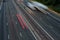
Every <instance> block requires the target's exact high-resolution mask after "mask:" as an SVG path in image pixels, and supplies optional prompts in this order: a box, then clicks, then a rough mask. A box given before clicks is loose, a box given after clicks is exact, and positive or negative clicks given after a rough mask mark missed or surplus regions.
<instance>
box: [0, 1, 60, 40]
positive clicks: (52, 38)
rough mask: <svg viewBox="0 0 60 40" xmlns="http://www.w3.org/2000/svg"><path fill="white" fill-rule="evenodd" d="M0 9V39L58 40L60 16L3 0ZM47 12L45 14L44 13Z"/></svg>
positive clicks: (59, 35)
mask: <svg viewBox="0 0 60 40" xmlns="http://www.w3.org/2000/svg"><path fill="white" fill-rule="evenodd" d="M5 1H6V2H3V4H2V7H1V10H0V40H60V16H57V15H55V14H53V13H52V12H50V11H48V10H45V9H44V10H45V11H46V12H45V13H44V11H43V12H41V11H39V10H31V9H30V8H28V7H27V6H26V5H25V4H24V3H20V2H18V1H17V0H5ZM46 13H47V14H46Z"/></svg>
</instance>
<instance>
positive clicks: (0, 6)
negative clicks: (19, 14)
mask: <svg viewBox="0 0 60 40" xmlns="http://www.w3.org/2000/svg"><path fill="white" fill-rule="evenodd" d="M2 4H3V2H1V5H0V10H1V8H2Z"/></svg>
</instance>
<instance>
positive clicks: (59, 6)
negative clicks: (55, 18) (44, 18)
mask: <svg viewBox="0 0 60 40" xmlns="http://www.w3.org/2000/svg"><path fill="white" fill-rule="evenodd" d="M35 1H38V2H41V3H43V4H45V5H47V6H48V7H50V8H51V9H53V10H55V11H57V12H59V13H60V0H35Z"/></svg>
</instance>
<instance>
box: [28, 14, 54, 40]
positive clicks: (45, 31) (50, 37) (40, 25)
mask: <svg viewBox="0 0 60 40" xmlns="http://www.w3.org/2000/svg"><path fill="white" fill-rule="evenodd" d="M28 15H29V16H30V17H31V18H32V20H34V18H33V17H32V16H31V15H30V14H28ZM34 22H35V23H36V24H37V25H38V26H39V27H40V28H41V29H42V30H43V31H44V32H45V33H46V34H47V35H48V36H49V37H50V38H51V39H52V40H54V38H52V37H51V36H50V35H49V34H48V33H47V32H46V31H45V30H44V29H43V28H42V27H41V25H40V24H39V23H37V22H36V20H34Z"/></svg>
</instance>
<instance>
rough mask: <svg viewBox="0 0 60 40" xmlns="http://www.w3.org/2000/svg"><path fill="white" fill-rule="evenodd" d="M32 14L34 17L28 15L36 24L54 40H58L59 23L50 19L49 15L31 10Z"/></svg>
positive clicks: (59, 35) (59, 37)
mask: <svg viewBox="0 0 60 40" xmlns="http://www.w3.org/2000/svg"><path fill="white" fill-rule="evenodd" d="M32 12H33V13H34V15H33V14H30V15H31V16H32V17H33V18H34V19H35V20H36V21H37V23H39V24H40V25H41V26H42V27H43V28H44V29H45V30H46V31H47V32H48V33H49V34H50V35H51V36H52V37H53V38H54V39H55V40H60V32H59V30H60V22H58V21H57V20H55V19H54V18H52V17H51V16H50V15H49V14H44V13H42V12H39V11H33V10H32ZM47 12H48V11H47ZM48 13H50V12H48ZM51 15H52V14H51Z"/></svg>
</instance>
